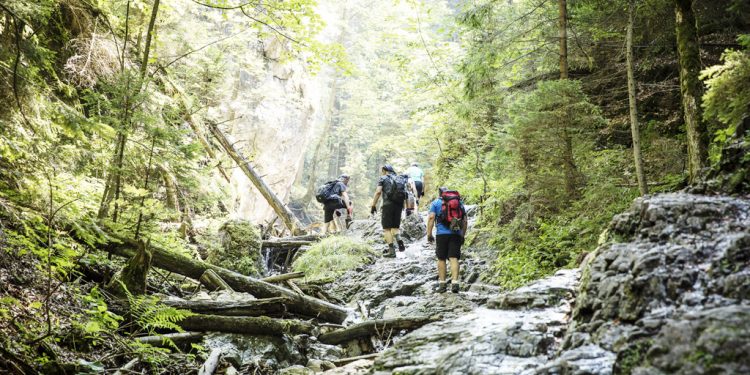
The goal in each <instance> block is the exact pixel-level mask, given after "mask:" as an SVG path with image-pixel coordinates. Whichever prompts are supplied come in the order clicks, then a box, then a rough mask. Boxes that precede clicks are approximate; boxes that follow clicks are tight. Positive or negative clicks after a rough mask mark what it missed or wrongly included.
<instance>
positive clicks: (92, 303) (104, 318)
mask: <svg viewBox="0 0 750 375" xmlns="http://www.w3.org/2000/svg"><path fill="white" fill-rule="evenodd" d="M83 304H84V306H85V310H84V313H85V315H84V317H82V319H81V320H76V321H74V326H75V327H76V328H77V329H79V330H80V331H81V332H82V333H83V338H84V339H86V340H88V341H89V342H90V343H91V344H92V345H97V344H99V343H101V341H102V340H104V338H103V337H102V333H110V332H114V331H115V330H117V329H118V328H119V326H120V322H121V321H122V320H123V318H122V317H121V316H119V315H117V314H115V313H113V312H111V311H109V309H108V307H107V303H106V302H105V301H104V297H103V296H102V294H101V293H100V292H99V288H97V287H94V288H92V289H91V291H89V293H88V294H86V295H84V296H83Z"/></svg>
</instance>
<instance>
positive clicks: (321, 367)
mask: <svg viewBox="0 0 750 375" xmlns="http://www.w3.org/2000/svg"><path fill="white" fill-rule="evenodd" d="M307 368H309V369H310V370H313V371H314V372H323V371H326V370H330V369H333V368H336V365H334V364H333V362H331V361H321V360H319V359H311V360H308V361H307Z"/></svg>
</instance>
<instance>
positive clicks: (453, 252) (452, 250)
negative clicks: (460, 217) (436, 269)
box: [435, 234, 464, 260]
mask: <svg viewBox="0 0 750 375" xmlns="http://www.w3.org/2000/svg"><path fill="white" fill-rule="evenodd" d="M435 244H436V246H435V255H437V258H438V259H440V260H446V259H448V258H456V259H461V245H463V244H464V237H463V236H461V235H460V234H438V235H437V236H435Z"/></svg>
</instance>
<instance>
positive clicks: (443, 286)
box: [435, 282, 448, 293]
mask: <svg viewBox="0 0 750 375" xmlns="http://www.w3.org/2000/svg"><path fill="white" fill-rule="evenodd" d="M447 290H448V284H446V283H440V282H439V283H438V285H437V288H435V293H445V292H446V291H447Z"/></svg>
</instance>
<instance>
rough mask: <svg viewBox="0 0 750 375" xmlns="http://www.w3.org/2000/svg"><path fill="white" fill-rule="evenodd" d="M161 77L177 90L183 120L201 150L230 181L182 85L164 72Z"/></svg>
mask: <svg viewBox="0 0 750 375" xmlns="http://www.w3.org/2000/svg"><path fill="white" fill-rule="evenodd" d="M162 79H163V80H164V81H165V82H166V83H168V84H169V85H170V86H172V88H174V90H175V91H176V92H177V96H178V97H179V98H180V102H181V103H182V108H183V109H184V110H185V121H186V122H187V123H188V125H190V129H192V130H193V134H195V137H196V138H197V139H198V142H200V144H201V146H203V150H205V151H206V154H207V155H208V157H209V159H211V161H212V162H215V163H216V169H218V170H219V174H221V176H222V177H223V178H224V180H225V181H226V182H230V181H229V174H227V171H226V170H224V167H222V166H221V164H220V163H219V160H218V159H217V158H216V152H214V149H213V147H211V144H210V143H208V140H207V139H206V137H205V136H204V135H203V130H202V128H203V122H202V121H200V119H199V118H197V117H195V116H193V114H192V112H191V107H192V106H191V104H190V102H189V100H188V97H187V95H185V92H184V91H183V90H182V87H180V86H179V85H177V84H175V83H174V82H172V80H171V79H170V78H169V77H168V76H167V75H166V74H164V75H162Z"/></svg>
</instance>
